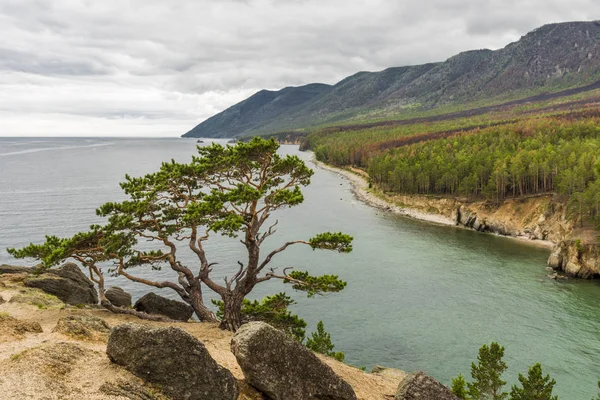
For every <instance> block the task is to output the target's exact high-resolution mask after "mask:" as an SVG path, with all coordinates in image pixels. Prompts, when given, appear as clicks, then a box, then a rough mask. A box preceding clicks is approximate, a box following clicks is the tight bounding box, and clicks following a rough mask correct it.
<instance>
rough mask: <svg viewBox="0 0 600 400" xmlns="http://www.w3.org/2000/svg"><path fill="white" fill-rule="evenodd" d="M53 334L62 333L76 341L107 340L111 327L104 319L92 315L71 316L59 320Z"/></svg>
mask: <svg viewBox="0 0 600 400" xmlns="http://www.w3.org/2000/svg"><path fill="white" fill-rule="evenodd" d="M52 332H60V333H62V334H64V335H67V336H71V337H74V338H76V339H85V340H105V339H106V338H107V337H108V333H109V332H110V325H109V324H108V323H107V322H106V321H105V320H103V319H102V318H98V317H94V316H92V315H69V316H68V317H63V318H60V319H59V320H58V322H57V323H56V326H55V327H54V329H53V330H52Z"/></svg>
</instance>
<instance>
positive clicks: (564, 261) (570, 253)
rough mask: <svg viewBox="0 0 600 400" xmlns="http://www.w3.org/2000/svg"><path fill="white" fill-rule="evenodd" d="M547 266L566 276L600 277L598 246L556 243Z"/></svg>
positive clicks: (565, 242) (599, 245)
mask: <svg viewBox="0 0 600 400" xmlns="http://www.w3.org/2000/svg"><path fill="white" fill-rule="evenodd" d="M548 266H549V267H552V268H553V269H555V270H558V271H563V272H565V274H567V275H568V276H572V277H576V278H583V279H590V278H594V277H598V276H599V275H600V244H598V243H582V242H581V241H579V240H568V241H562V242H560V243H558V244H557V245H556V246H555V247H554V249H553V250H552V254H550V257H549V258H548Z"/></svg>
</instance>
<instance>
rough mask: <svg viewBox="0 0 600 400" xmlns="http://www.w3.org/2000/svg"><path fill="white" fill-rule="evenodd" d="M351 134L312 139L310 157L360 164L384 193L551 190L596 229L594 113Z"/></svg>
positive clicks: (599, 174)
mask: <svg viewBox="0 0 600 400" xmlns="http://www.w3.org/2000/svg"><path fill="white" fill-rule="evenodd" d="M464 123H465V121H455V122H454V124H456V125H460V124H464ZM444 125H445V126H446V127H448V126H449V125H452V124H449V123H448V122H446V123H445V124H444ZM438 128H441V126H438ZM379 129H382V128H379ZM413 129H418V127H413ZM409 131H410V130H409ZM368 136H369V135H366V137H368ZM385 136H387V135H380V137H385ZM366 137H362V138H361V139H363V140H364V139H365V138H366ZM309 138H310V136H309ZM357 138H358V135H349V137H348V140H346V141H345V142H344V141H341V136H340V137H339V138H335V139H334V140H331V139H333V138H329V140H321V141H319V140H318V139H316V140H315V138H314V137H313V141H314V142H313V146H314V150H315V154H316V157H317V159H319V160H320V161H324V162H328V163H332V164H337V165H348V164H352V165H355V166H358V167H361V168H364V169H366V170H367V171H368V173H369V176H370V178H371V181H372V182H373V183H374V184H376V185H377V186H378V187H379V188H380V189H382V190H383V191H386V192H394V193H402V194H419V195H443V196H460V197H467V198H468V199H487V200H494V201H496V202H498V203H499V202H501V201H502V200H504V199H506V198H507V197H520V196H534V195H543V194H555V195H558V196H560V197H561V198H562V199H563V200H564V201H565V202H567V203H568V205H569V210H570V212H571V215H572V217H573V218H574V219H576V220H577V221H578V222H579V223H580V224H583V223H585V222H591V223H594V224H595V225H596V227H600V113H598V112H597V111H584V112H577V113H565V114H557V115H553V116H543V117H540V116H538V117H535V118H529V119H521V120H516V121H515V120H506V121H502V122H495V123H490V124H488V126H487V127H482V126H475V127H472V128H468V129H460V128H458V129H457V128H454V129H450V130H446V131H444V130H442V129H439V130H438V131H435V130H433V131H431V130H430V131H429V132H427V133H421V134H415V135H397V134H396V135H395V138H394V137H393V135H392V134H390V135H389V136H388V137H385V140H383V141H380V142H377V141H373V140H372V139H373V138H371V140H370V141H368V142H367V143H365V145H358V143H356V141H357V140H358V139H357Z"/></svg>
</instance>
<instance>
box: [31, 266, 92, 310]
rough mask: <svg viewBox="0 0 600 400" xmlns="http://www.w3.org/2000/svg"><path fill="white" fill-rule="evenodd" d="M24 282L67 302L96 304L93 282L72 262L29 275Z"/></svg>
mask: <svg viewBox="0 0 600 400" xmlns="http://www.w3.org/2000/svg"><path fill="white" fill-rule="evenodd" d="M24 284H25V286H27V287H32V288H38V289H41V290H43V291H44V292H46V293H49V294H52V295H54V296H56V297H58V298H59V299H60V300H62V301H63V302H65V303H67V304H73V305H76V304H98V292H96V289H95V288H94V283H93V282H92V281H91V280H90V279H89V278H88V277H87V276H85V274H84V273H83V272H81V269H80V268H79V267H78V266H77V265H76V264H73V263H66V264H63V265H62V266H61V267H60V268H57V269H49V270H48V271H46V272H44V273H43V274H40V275H30V276H28V277H27V278H26V279H25V281H24Z"/></svg>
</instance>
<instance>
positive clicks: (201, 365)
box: [106, 324, 238, 400]
mask: <svg viewBox="0 0 600 400" xmlns="http://www.w3.org/2000/svg"><path fill="white" fill-rule="evenodd" d="M106 354H107V355H108V357H109V358H110V359H111V361H113V362H115V363H117V364H119V365H122V366H124V367H125V368H126V369H128V370H129V371H131V372H132V373H133V374H135V375H137V376H139V377H140V378H142V379H144V380H146V381H147V382H150V383H153V384H156V385H157V386H158V387H159V388H160V389H161V390H162V391H163V393H164V394H165V395H167V396H170V397H173V398H174V399H183V400H187V399H205V400H234V399H236V398H237V396H238V387H237V383H236V381H235V378H234V377H233V375H232V374H231V372H229V371H228V370H227V369H225V368H223V367H221V366H220V365H219V364H217V363H216V361H215V360H214V359H213V358H212V357H211V356H210V354H209V353H208V351H207V350H206V347H204V345H203V344H202V343H201V342H200V341H198V340H197V339H196V338H194V337H193V336H191V335H190V334H189V333H187V332H185V331H184V330H182V329H180V328H174V327H168V328H158V329H150V328H147V327H145V326H141V325H134V324H126V325H120V326H117V327H115V328H113V329H112V331H111V332H110V336H109V338H108V346H107V349H106Z"/></svg>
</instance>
